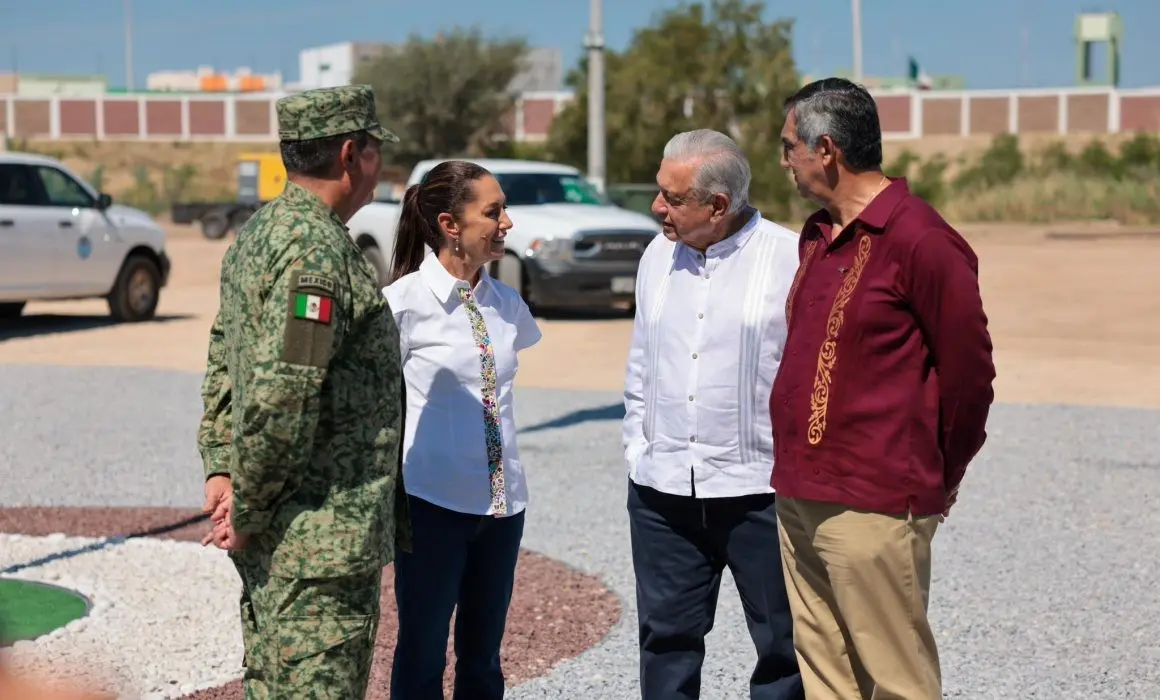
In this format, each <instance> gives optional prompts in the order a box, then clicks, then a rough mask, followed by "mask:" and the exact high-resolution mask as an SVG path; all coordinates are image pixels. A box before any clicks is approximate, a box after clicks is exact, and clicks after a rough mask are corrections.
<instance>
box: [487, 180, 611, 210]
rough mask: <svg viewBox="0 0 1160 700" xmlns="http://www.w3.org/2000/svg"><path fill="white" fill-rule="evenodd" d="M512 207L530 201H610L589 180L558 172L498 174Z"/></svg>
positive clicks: (560, 202) (575, 202) (548, 202)
mask: <svg viewBox="0 0 1160 700" xmlns="http://www.w3.org/2000/svg"><path fill="white" fill-rule="evenodd" d="M495 178H496V180H499V186H500V187H502V188H503V192H504V195H506V196H507V203H508V206H511V205H529V204H597V205H600V204H608V201H607V200H606V199H605V198H604V197H603V196H602V195H601V194H600V192H599V191H598V190H597V189H596V188H595V187H593V186H592V185H591V183H589V182H588V181H587V180H585V179H584V178H582V177H579V176H576V175H562V174H557V173H496V176H495Z"/></svg>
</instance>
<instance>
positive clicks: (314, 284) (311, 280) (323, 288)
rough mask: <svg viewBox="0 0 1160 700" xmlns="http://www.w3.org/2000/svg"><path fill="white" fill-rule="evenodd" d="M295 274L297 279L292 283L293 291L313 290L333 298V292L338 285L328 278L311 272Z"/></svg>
mask: <svg viewBox="0 0 1160 700" xmlns="http://www.w3.org/2000/svg"><path fill="white" fill-rule="evenodd" d="M295 274H296V277H297V279H295V280H294V283H293V287H294V289H315V290H318V291H320V292H325V293H327V294H329V295H330V296H334V290H335V289H337V288H338V283H337V282H335V281H334V280H333V279H331V278H329V277H324V276H322V275H319V274H315V273H313V272H298V273H295Z"/></svg>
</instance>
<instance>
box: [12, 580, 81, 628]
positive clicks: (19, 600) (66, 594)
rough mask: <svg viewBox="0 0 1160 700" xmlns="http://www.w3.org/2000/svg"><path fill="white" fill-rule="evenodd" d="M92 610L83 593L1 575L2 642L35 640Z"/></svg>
mask: <svg viewBox="0 0 1160 700" xmlns="http://www.w3.org/2000/svg"><path fill="white" fill-rule="evenodd" d="M88 611H89V603H88V601H87V600H86V599H85V598H84V597H83V596H81V595H80V594H79V593H74V592H73V591H70V590H68V589H65V588H58V587H57V586H50V585H47V584H43V583H36V582H33V581H21V580H17V579H11V578H0V642H4V643H8V644H11V643H12V642H18V641H21V640H24V639H35V638H37V637H39V636H41V635H43V634H48V633H49V632H51V631H53V630H54V629H56V628H58V627H63V626H65V625H67V624H68V623H70V622H72V621H73V620H76V619H78V618H81V617H84V616H85V614H86V613H88Z"/></svg>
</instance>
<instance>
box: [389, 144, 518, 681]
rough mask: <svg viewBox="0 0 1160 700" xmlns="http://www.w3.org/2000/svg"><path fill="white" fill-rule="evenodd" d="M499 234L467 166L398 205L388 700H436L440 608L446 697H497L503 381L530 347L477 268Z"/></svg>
mask: <svg viewBox="0 0 1160 700" xmlns="http://www.w3.org/2000/svg"><path fill="white" fill-rule="evenodd" d="M511 226H512V222H511V219H509V218H508V215H507V212H506V211H505V200H504V193H503V190H502V189H501V188H500V186H499V183H498V182H497V181H496V179H495V177H493V176H492V175H491V173H489V172H488V171H487V170H486V169H484V168H482V167H480V166H478V165H476V164H474V163H468V162H465V161H457V160H452V161H447V162H444V163H440V164H439V165H437V166H435V167H434V168H433V169H432V170H431V171H430V172H429V173H428V174H427V175H426V177H424V178H423V181H422V182H421V183H419V184H417V185H414V186H412V187H411V188H409V189H408V190H407V192H406V194H405V195H404V197H403V212H402V216H401V218H400V220H399V226H398V231H397V232H396V238H395V255H394V269H393V270H392V275H391V283H390V284H389V285H388V286H387V287H386V289H385V290H384V294H385V295H386V297H387V302H388V303H389V304H390V307H391V311H392V312H393V313H394V316H395V321H396V323H397V324H398V327H399V336H400V342H401V346H402V359H403V376H404V380H405V382H406V390H407V411H406V421H405V426H406V427H405V432H404V436H403V483H404V484H405V488H406V492H407V497H408V500H409V505H410V512H411V527H412V535H413V537H412V547H411V551H410V552H404V551H399V552H398V553H397V555H396V559H395V601H396V604H397V606H398V611H399V613H398V614H399V632H398V641H397V645H396V647H395V658H394V667H393V669H392V672H391V697H392V698H403V699H405V700H426V699H427V698H438V699H441V698H442V697H443V672H444V666H445V664H446V661H445V659H446V650H447V639H448V628H449V626H450V621H451V615H452V612H453V611H455V652H456V657H457V660H456V666H455V686H456V687H455V693H454V695H455V697H470V698H477V699H478V700H491V699H492V698H495V699H497V700H498V698H501V697H502V696H503V691H504V677H503V672H502V670H501V668H500V657H499V652H500V643H501V641H502V639H503V635H504V627H505V624H506V621H507V611H508V604H509V602H510V600H511V593H512V583H513V580H514V578H515V568H516V560H517V558H518V556H519V550H520V541H521V539H522V537H523V527H524V507H525V505H526V503H527V498H528V491H527V484H526V481H525V479H524V470H523V466H522V465H521V464H520V459H519V454H518V452H517V449H516V429H515V415H514V409H513V405H512V404H513V395H512V381H513V380H514V378H515V374H516V369H517V367H518V362H517V353H518V352H519V351H520V350H523V349H525V348H528V347H531V346H532V345H534V344H535V343H536V342H538V341H539V339H540V330H539V328H538V326H537V325H536V321H535V319H534V318H533V317H532V314H531V312H530V311H529V310H528V307H527V305H526V304H525V303H524V301H523V299H522V298H521V297H520V295H519V292H517V291H516V290H514V289H512V288H511V287H508V286H506V285H504V284H502V283H501V282H499V281H498V280H495V279H492V278H491V277H490V276H489V275H488V274H487V271H486V270H485V269H484V268H485V266H487V264H488V263H490V262H492V261H495V260H499V259H500V258H502V257H503V255H504V236H505V235H506V233H507V230H508V229H509V228H511ZM428 249H430V250H431V251H434V253H433V254H429V253H428ZM457 606H458V610H457V611H456V608H457Z"/></svg>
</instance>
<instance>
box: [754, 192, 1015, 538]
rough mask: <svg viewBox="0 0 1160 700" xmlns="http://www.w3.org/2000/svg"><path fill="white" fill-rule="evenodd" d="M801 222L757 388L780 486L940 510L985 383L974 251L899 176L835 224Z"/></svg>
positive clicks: (798, 493)
mask: <svg viewBox="0 0 1160 700" xmlns="http://www.w3.org/2000/svg"><path fill="white" fill-rule="evenodd" d="M832 228H833V225H832V220H831V219H830V215H829V213H827V212H826V211H825V210H824V209H823V210H822V211H819V212H817V213H815V214H814V215H813V216H811V217H810V218H809V220H808V221H806V224H805V226H804V227H803V229H802V234H801V238H800V240H799V242H798V249H799V256H800V258H801V266H800V267H799V269H798V273H797V277H796V279H795V280H794V282H793V286H792V287H791V288H790V292H789V298H788V299H787V301H786V315H787V317H788V318H787V321H788V325H789V335H788V337H787V340H786V348H785V353H784V354H783V356H782V360H781V365H780V367H779V368H778V373H777V377H776V379H775V380H774V384H773V391H772V393H771V395H770V399H769V410H770V417H771V419H772V421H773V433H774V453H775V458H774V469H773V477H772V478H771V484H772V485H773V487H774V488H775V489H776V490H777V493H778V494H779V495H781V496H785V497H788V498H800V499H807V500H816V501H825V502H830V503H838V504H842V505H845V506H847V507H850V508H857V509H863V510H870V511H874V512H880V513H890V514H905V513H906V511H907V509H908V508H909V509H910V511H911V512H912V514H914V515H916V516H921V515H931V514H934V513H941V512H943V511H944V510H945V509H946V504H947V495H948V493H949V492H950V490H951V489H953V488H955V487H956V486H957V485H958V483H959V481H960V480H961V479H962V478H963V474H964V473H965V471H966V468H967V463H968V462H970V460H971V459H972V458H973V457H974V456H975V454H976V453H977V452H978V451H979V449H980V448H981V447H982V446H983V441H984V440H985V439H986V430H985V426H986V421H987V414H988V412H989V410H990V406H991V402H992V400H993V399H994V392H993V390H992V386H991V383H992V381H993V380H994V378H995V367H994V364H993V363H992V359H991V338H990V335H989V334H988V332H987V317H986V315H985V314H984V313H983V305H982V300H981V299H980V295H979V282H978V259H977V258H976V257H975V253H974V251H972V250H971V248H970V246H969V245H967V242H966V241H965V240H963V238H962V237H961V236H960V235H959V234H958V233H957V232H956V231H955V230H954V229H952V228H951V227H950V225H949V224H947V223H946V221H944V220H943V219H942V217H940V216H939V215H938V213H937V212H935V211H934V209H932V208H931V207H930V206H929V205H927V204H926V203H925V202H924V201H923V200H921V199H920V198H918V197H916V196H914V195H912V194H911V193H910V190H909V188H908V187H907V185H906V181H905V179H895V180H892V182H891V184H890V185H888V186H887V187H886V188H885V189H884V190H883V191H882V192H881V193H880V194H879V195H878V197H876V198H875V199H874V200H873V201H872V202H871V203H870V204H869V205H868V206H867V207H866V209H865V210H864V211H863V212H862V214H861V215H860V216H859V217H858V218H857V219H855V220H854V221H852V222H850V224H849V225H847V226H846V228H845V229H844V230H842V231H841V232H840V233H837V234H835V236H834V239H833V241H832V242H830V243H828V244H827V242H826V234H828V233H829V232H830V231H831V229H832Z"/></svg>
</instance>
